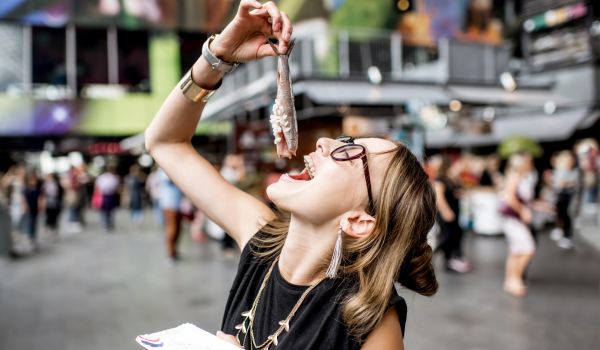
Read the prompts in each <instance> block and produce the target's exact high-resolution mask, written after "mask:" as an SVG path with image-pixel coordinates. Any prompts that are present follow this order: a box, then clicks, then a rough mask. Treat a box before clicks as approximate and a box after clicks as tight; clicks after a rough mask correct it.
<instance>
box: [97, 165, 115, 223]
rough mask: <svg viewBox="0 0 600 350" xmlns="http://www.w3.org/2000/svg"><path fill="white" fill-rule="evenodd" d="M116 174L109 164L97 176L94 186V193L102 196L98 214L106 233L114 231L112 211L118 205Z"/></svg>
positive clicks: (113, 166) (113, 167) (112, 166)
mask: <svg viewBox="0 0 600 350" xmlns="http://www.w3.org/2000/svg"><path fill="white" fill-rule="evenodd" d="M116 173H117V168H116V166H115V165H112V164H109V165H108V166H107V167H106V171H105V172H103V173H102V174H100V176H98V178H97V179H96V184H95V191H98V192H99V193H100V195H101V196H102V197H101V198H102V200H101V202H100V213H101V217H102V226H103V227H104V230H105V231H106V232H112V231H113V230H114V229H115V222H114V218H113V211H114V210H115V208H116V207H117V206H118V204H119V203H118V201H119V198H118V191H119V185H120V180H119V177H118V176H117V174H116Z"/></svg>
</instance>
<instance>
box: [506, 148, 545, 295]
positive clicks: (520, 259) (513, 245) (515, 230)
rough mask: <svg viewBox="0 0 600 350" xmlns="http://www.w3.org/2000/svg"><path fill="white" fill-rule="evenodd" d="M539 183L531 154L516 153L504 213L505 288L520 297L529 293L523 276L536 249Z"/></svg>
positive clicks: (508, 176)
mask: <svg viewBox="0 0 600 350" xmlns="http://www.w3.org/2000/svg"><path fill="white" fill-rule="evenodd" d="M536 183H537V176H536V175H535V171H534V168H533V159H532V158H531V155H529V154H514V155H512V156H511V157H510V159H509V161H508V167H507V170H506V183H505V188H504V191H503V192H502V205H501V212H502V214H503V216H504V223H503V226H502V228H503V231H504V234H505V236H506V239H507V241H508V255H507V258H506V271H505V278H504V290H505V291H506V292H507V293H509V294H511V295H513V296H516V297H522V296H525V295H526V294H527V286H526V285H525V283H524V281H523V278H524V275H525V271H526V269H527V267H528V266H529V263H530V262H531V260H532V259H533V257H534V255H535V250H536V247H535V240H534V236H533V233H532V231H531V228H530V225H531V223H532V218H533V214H532V209H531V203H532V201H533V199H534V194H535V185H536Z"/></svg>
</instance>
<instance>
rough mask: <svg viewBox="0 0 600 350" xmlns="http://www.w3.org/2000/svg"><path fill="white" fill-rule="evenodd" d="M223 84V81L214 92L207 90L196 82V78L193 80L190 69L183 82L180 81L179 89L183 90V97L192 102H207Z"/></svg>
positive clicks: (182, 79)
mask: <svg viewBox="0 0 600 350" xmlns="http://www.w3.org/2000/svg"><path fill="white" fill-rule="evenodd" d="M221 82H222V80H221V81H219V85H217V87H215V89H214V90H206V89H204V88H202V87H200V86H199V85H198V84H196V83H195V82H194V78H192V69H191V68H190V70H189V71H188V72H187V73H185V75H184V76H183V78H181V81H179V88H180V89H181V93H182V94H183V96H185V97H187V98H188V99H189V100H190V101H193V102H198V101H202V102H206V101H208V99H209V98H210V97H211V96H212V95H213V94H214V93H215V91H217V89H218V88H219V87H220V86H221Z"/></svg>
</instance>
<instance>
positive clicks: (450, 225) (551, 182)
mask: <svg viewBox="0 0 600 350" xmlns="http://www.w3.org/2000/svg"><path fill="white" fill-rule="evenodd" d="M599 155H600V153H599V147H598V143H597V141H596V140H594V139H584V140H581V141H579V142H577V143H576V144H575V145H573V148H572V149H565V150H561V151H558V152H556V153H554V154H552V155H551V157H550V158H549V166H548V167H547V168H542V167H540V166H539V165H538V167H536V165H535V164H536V162H535V158H534V156H533V155H532V154H531V153H529V152H527V151H519V150H516V151H515V152H513V153H512V154H510V155H507V158H506V159H501V158H500V157H499V156H498V155H497V154H495V153H494V154H489V155H485V156H481V155H474V154H468V153H440V154H436V155H433V156H431V157H430V158H429V159H428V161H427V163H426V165H425V166H426V169H427V171H428V173H429V175H430V178H431V181H432V183H433V186H434V188H435V191H436V195H437V202H438V217H437V225H436V226H437V227H436V228H437V229H436V230H432V233H431V236H432V238H433V240H434V242H435V243H434V244H435V247H436V250H437V251H439V252H441V253H443V256H444V259H445V267H446V269H447V270H448V271H453V272H458V273H467V272H469V271H470V269H471V268H472V266H471V263H470V261H469V260H468V258H467V257H465V255H464V252H463V249H462V241H463V237H464V231H472V232H474V233H478V234H487V235H494V234H504V235H505V237H506V239H507V243H508V254H507V260H506V274H505V280H504V289H505V290H506V292H508V293H510V294H512V295H514V296H523V295H525V294H526V293H527V286H526V284H525V282H524V276H525V271H526V269H527V267H528V265H529V263H530V262H531V260H532V259H533V257H534V255H535V251H536V249H538V248H539V247H538V246H539V245H538V239H537V235H538V232H540V231H541V230H544V232H546V231H549V232H550V237H551V239H552V240H554V241H556V244H557V245H558V246H559V247H560V248H563V249H573V247H574V245H573V234H574V233H575V232H576V231H577V228H579V226H580V224H581V222H582V220H584V219H585V218H586V217H590V218H593V220H594V222H593V224H594V225H596V226H597V225H598V222H597V221H598V188H599V186H600V157H599ZM538 163H541V162H538Z"/></svg>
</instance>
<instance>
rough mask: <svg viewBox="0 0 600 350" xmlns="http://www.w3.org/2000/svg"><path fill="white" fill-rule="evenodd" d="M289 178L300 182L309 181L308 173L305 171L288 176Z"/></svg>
mask: <svg viewBox="0 0 600 350" xmlns="http://www.w3.org/2000/svg"><path fill="white" fill-rule="evenodd" d="M289 176H290V177H291V178H292V179H294V180H302V181H309V180H310V175H308V171H307V170H306V169H304V170H302V172H301V173H300V174H295V175H289Z"/></svg>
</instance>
